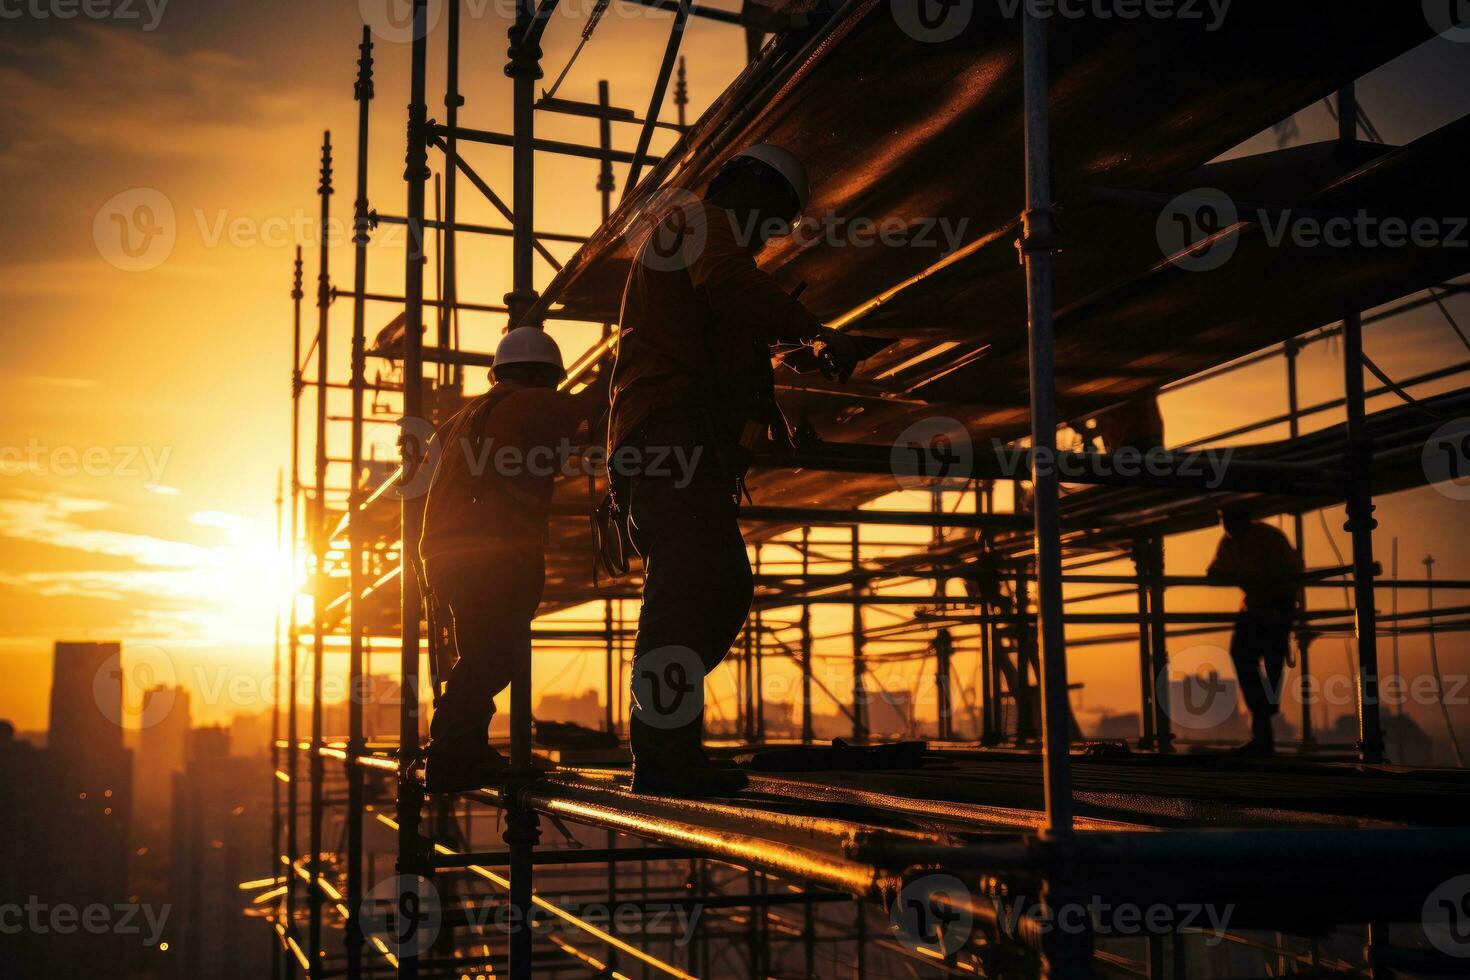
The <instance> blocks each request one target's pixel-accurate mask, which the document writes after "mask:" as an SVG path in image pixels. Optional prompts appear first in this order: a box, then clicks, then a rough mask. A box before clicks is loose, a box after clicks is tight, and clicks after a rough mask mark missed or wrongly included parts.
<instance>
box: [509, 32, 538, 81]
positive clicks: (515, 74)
mask: <svg viewBox="0 0 1470 980" xmlns="http://www.w3.org/2000/svg"><path fill="white" fill-rule="evenodd" d="M536 22H537V17H536V16H531V17H518V18H516V21H515V23H514V24H512V25H511V26H510V29H509V30H508V31H506V34H507V35H508V36H509V37H510V47H509V48H507V49H506V52H505V54H506V57H508V58H509V59H510V60H509V61H507V62H506V63H505V74H506V77H507V78H531V79H539V78H542V77H543V75H544V73H543V72H542V71H541V45H540V44H539V43H538V42H536V41H531V40H527V39H526V35H527V34H528V33H530V32H531V30H532V29H533V28H535V26H536Z"/></svg>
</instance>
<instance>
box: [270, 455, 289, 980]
mask: <svg viewBox="0 0 1470 980" xmlns="http://www.w3.org/2000/svg"><path fill="white" fill-rule="evenodd" d="M285 479H286V475H285V472H284V471H282V470H277V471H276V547H277V548H279V547H280V546H281V534H282V533H283V532H284V530H285V516H286V490H285ZM271 684H272V685H273V690H275V691H277V692H279V691H280V690H281V605H280V603H279V602H277V603H276V618H275V622H274V623H272V628H271ZM280 741H281V699H280V698H279V697H276V698H272V699H271V850H270V863H268V864H267V865H266V867H268V868H271V869H276V868H279V867H280V853H281V781H280V780H279V779H277V778H276V773H277V772H279V771H280V769H281V746H280ZM276 873H277V872H276V871H275V870H272V872H271V874H273V875H274V874H276ZM270 944H271V977H272V978H279V977H280V976H281V967H282V965H283V964H282V962H281V953H282V950H281V944H280V942H279V941H278V940H277V938H276V935H275V932H274V931H272V932H271V935H270Z"/></svg>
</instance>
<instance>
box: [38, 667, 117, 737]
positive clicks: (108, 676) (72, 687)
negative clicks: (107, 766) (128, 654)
mask: <svg viewBox="0 0 1470 980" xmlns="http://www.w3.org/2000/svg"><path fill="white" fill-rule="evenodd" d="M123 695H124V691H123V669H122V644H121V643H58V644H56V648H55V654H54V655H53V657H52V674H51V728H50V732H49V734H48V739H47V746H46V747H47V748H49V749H51V750H53V751H56V752H60V753H62V754H65V755H70V756H72V757H73V758H88V757H92V756H96V755H102V756H106V755H107V754H109V753H116V752H121V751H122V748H123V726H122V720H123V703H124V702H123Z"/></svg>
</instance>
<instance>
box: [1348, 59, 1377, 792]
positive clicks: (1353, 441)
mask: <svg viewBox="0 0 1470 980" xmlns="http://www.w3.org/2000/svg"><path fill="white" fill-rule="evenodd" d="M1337 125H1338V142H1339V145H1341V146H1342V147H1343V148H1344V149H1347V148H1349V147H1351V146H1352V145H1353V144H1354V143H1355V142H1356V141H1357V136H1358V97H1357V91H1356V89H1355V88H1354V87H1353V86H1352V85H1347V86H1345V87H1344V88H1343V89H1342V90H1341V91H1340V92H1339V93H1338V99H1337ZM1342 361H1343V397H1344V398H1345V399H1346V401H1347V441H1348V445H1347V461H1348V498H1347V523H1346V525H1345V526H1344V527H1345V530H1347V532H1348V533H1349V534H1351V535H1352V543H1353V610H1354V613H1355V623H1354V625H1355V631H1356V633H1357V638H1358V755H1359V757H1360V758H1361V759H1362V760H1363V761H1364V762H1368V763H1376V762H1382V761H1383V726H1382V724H1381V723H1380V721H1379V710H1378V709H1379V704H1378V612H1377V608H1376V606H1375V605H1374V602H1375V601H1376V597H1375V595H1374V588H1373V579H1374V576H1375V575H1376V571H1375V569H1374V562H1373V529H1374V528H1376V527H1377V526H1378V521H1377V520H1375V519H1374V517H1373V510H1374V508H1373V441H1372V437H1371V436H1370V435H1369V433H1368V415H1367V403H1366V397H1365V395H1364V392H1363V318H1362V316H1361V315H1359V314H1356V313H1355V314H1353V315H1352V316H1350V317H1348V318H1347V319H1346V320H1344V321H1343V324H1342Z"/></svg>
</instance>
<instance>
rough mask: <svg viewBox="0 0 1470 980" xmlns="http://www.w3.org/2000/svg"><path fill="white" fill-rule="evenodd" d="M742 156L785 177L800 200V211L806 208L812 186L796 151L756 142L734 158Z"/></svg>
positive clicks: (737, 158)
mask: <svg viewBox="0 0 1470 980" xmlns="http://www.w3.org/2000/svg"><path fill="white" fill-rule="evenodd" d="M741 157H745V158H747V159H750V160H759V161H760V162H761V163H764V164H765V165H766V166H768V167H770V168H771V169H773V170H775V171H776V172H777V173H779V174H780V175H781V176H782V177H784V178H785V179H786V183H788V184H790V185H791V189H792V190H793V191H794V192H795V193H796V199H797V201H798V202H800V203H799V204H798V206H797V211H798V213H800V212H801V211H805V210H806V202H807V200H808V199H809V198H810V197H811V186H810V185H809V184H808V183H807V176H806V167H805V166H804V165H803V164H802V162H801V160H799V159H798V158H797V156H796V154H795V153H792V152H791V151H790V150H787V149H784V148H783V147H779V146H776V145H775V144H774V143H756V144H754V145H753V146H747V147H746V148H745V149H743V150H741V151H740V152H739V153H737V154H735V156H734V157H732V159H735V160H739V159H740V158H741Z"/></svg>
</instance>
